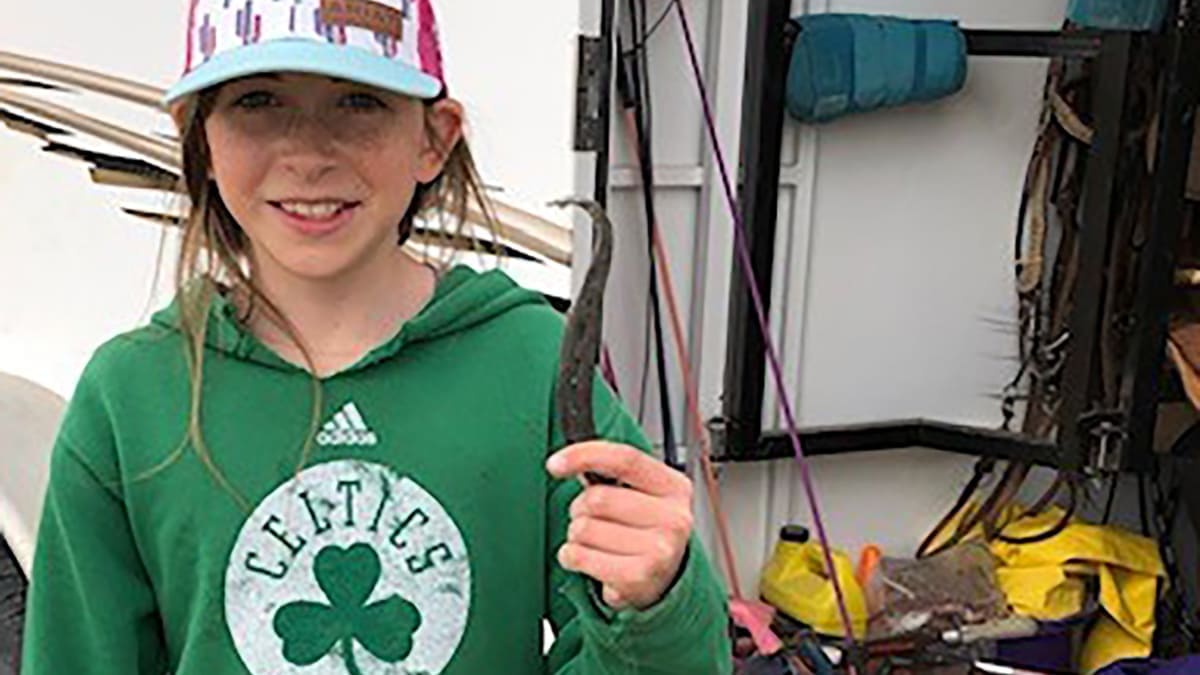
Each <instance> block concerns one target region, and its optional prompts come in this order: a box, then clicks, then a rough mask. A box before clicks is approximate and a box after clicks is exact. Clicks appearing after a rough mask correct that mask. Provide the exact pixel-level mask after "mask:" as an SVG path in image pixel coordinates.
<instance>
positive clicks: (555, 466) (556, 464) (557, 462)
mask: <svg viewBox="0 0 1200 675" xmlns="http://www.w3.org/2000/svg"><path fill="white" fill-rule="evenodd" d="M566 463H567V460H565V459H563V458H562V457H561V456H559V455H554V456H553V457H551V458H550V459H548V460H546V469H547V470H548V471H550V473H553V474H561V473H562V472H563V469H565V468H566Z"/></svg>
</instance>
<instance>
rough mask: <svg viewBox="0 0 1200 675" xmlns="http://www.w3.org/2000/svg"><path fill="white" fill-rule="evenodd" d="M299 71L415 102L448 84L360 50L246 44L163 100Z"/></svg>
mask: <svg viewBox="0 0 1200 675" xmlns="http://www.w3.org/2000/svg"><path fill="white" fill-rule="evenodd" d="M278 72H298V73H311V74H314V75H326V76H328V77H337V78H341V79H344V80H349V81H351V82H358V83H361V84H367V85H371V86H373V87H379V88H380V89H386V90H388V91H393V92H396V93H398V94H404V95H406V96H412V97H414V98H421V99H428V98H434V97H436V96H437V95H438V94H440V93H441V91H442V83H441V82H440V81H439V80H438V79H437V78H435V77H433V76H431V75H428V74H426V73H424V72H422V71H420V70H418V69H417V68H414V67H413V66H410V65H408V64H406V63H404V62H402V61H398V60H394V59H389V58H385V57H383V56H380V55H378V54H372V53H371V52H369V51H367V50H365V49H361V48H358V47H352V46H347V45H339V44H332V43H326V42H318V41H316V40H306V39H302V38H284V39H279V40H272V41H270V42H262V43H258V44H251V45H246V46H245V47H239V48H237V49H233V50H230V51H227V52H223V53H221V54H218V55H216V56H214V57H213V58H212V59H210V60H209V61H206V62H205V63H202V64H200V65H199V66H197V67H196V68H193V69H192V71H191V72H190V73H188V74H187V75H185V76H183V77H182V78H181V79H180V80H179V82H177V83H175V86H173V87H171V88H170V89H169V90H167V93H166V95H165V96H163V105H164V106H170V105H171V104H172V103H174V102H175V101H176V100H178V99H179V98H181V97H183V96H186V95H188V94H192V93H195V92H198V91H201V90H203V89H207V88H209V87H211V86H214V85H218V84H221V83H222V82H228V81H229V80H233V79H236V78H239V77H245V76H247V75H257V74H260V73H278Z"/></svg>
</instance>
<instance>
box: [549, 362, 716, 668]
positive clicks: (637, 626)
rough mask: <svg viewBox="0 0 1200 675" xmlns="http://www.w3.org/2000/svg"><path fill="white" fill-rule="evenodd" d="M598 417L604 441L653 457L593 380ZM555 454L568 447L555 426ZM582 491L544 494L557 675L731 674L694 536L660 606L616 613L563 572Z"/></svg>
mask: <svg viewBox="0 0 1200 675" xmlns="http://www.w3.org/2000/svg"><path fill="white" fill-rule="evenodd" d="M594 402H595V414H596V418H597V430H598V433H599V435H600V436H601V437H602V438H604V439H606V440H610V441H613V442H617V443H624V444H627V445H631V446H634V447H637V448H640V449H642V450H644V451H647V452H648V451H649V448H650V444H649V442H648V441H647V440H646V438H645V436H644V434H643V433H642V431H641V430H640V429H639V428H638V425H637V423H636V422H635V421H634V420H633V419H632V418H631V417H630V416H629V414H628V413H627V412H626V411H625V410H624V409H623V407H622V406H621V404H620V402H619V401H617V399H616V397H615V396H614V395H613V393H612V391H611V390H610V389H609V388H608V387H607V386H606V385H605V384H604V383H603V381H602V380H600V378H597V379H596V389H595V394H594ZM553 427H554V428H553V432H552V436H551V448H550V450H551V452H553V451H556V450H558V449H559V448H561V447H562V445H563V443H564V441H563V439H562V434H561V431H560V430H559V429H558V425H557V423H555V424H554V425H553ZM582 490H583V488H582V486H581V485H580V484H579V482H578V481H575V480H569V481H555V480H551V481H550V486H549V490H548V494H547V500H548V503H547V523H546V527H547V533H546V542H547V550H546V553H545V559H546V565H547V570H546V584H547V588H546V597H547V607H546V618H548V619H549V621H550V624H551V626H552V627H553V628H554V631H555V635H556V639H555V642H554V645H553V647H552V648H551V649H550V652H549V654H548V655H547V668H546V671H547V672H548V673H553V674H555V675H601V674H602V673H603V674H612V675H617V674H626V673H628V674H633V673H637V674H638V675H678V674H679V673H689V675H725V674H726V673H731V672H732V669H733V666H732V663H733V662H732V648H731V646H730V642H729V636H728V604H727V600H726V593H725V590H724V588H723V587H722V586H721V584H720V582H719V581H718V579H717V577H716V576H715V574H714V573H713V568H712V566H711V565H710V563H709V560H708V556H707V555H706V554H705V551H704V548H703V546H702V545H701V544H700V543H699V540H698V539H697V538H696V536H695V535H693V536H692V541H691V544H690V545H689V548H688V551H687V555H686V557H685V559H684V566H683V568H682V569H681V570H680V574H679V576H678V577H677V579H676V581H675V584H674V585H673V586H672V587H671V588H670V589H669V590H668V592H667V594H666V595H665V596H664V597H663V599H662V600H660V601H659V603H658V604H656V605H655V606H653V607H651V608H649V609H647V610H644V611H638V610H633V609H626V610H621V611H613V610H612V609H610V608H608V607H607V605H605V604H604V602H603V600H601V599H600V595H599V593H598V592H597V590H598V589H597V588H596V585H595V583H594V582H593V581H591V580H589V579H587V578H586V577H584V576H582V575H580V574H577V573H574V572H568V571H566V570H564V569H563V568H562V567H561V566H559V564H558V558H557V555H556V553H557V551H558V548H559V547H560V546H562V544H563V543H564V542H565V541H566V535H567V527H568V525H570V511H569V509H570V506H571V502H572V501H573V500H574V499H575V497H576V496H578V495H579V494H580V492H581V491H582Z"/></svg>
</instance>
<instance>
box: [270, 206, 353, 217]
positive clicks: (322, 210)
mask: <svg viewBox="0 0 1200 675" xmlns="http://www.w3.org/2000/svg"><path fill="white" fill-rule="evenodd" d="M279 206H280V208H282V209H283V210H284V211H287V212H288V213H291V214H295V215H297V216H300V217H302V218H313V219H318V220H319V219H325V218H328V217H330V216H332V215H333V214H335V213H337V212H338V211H340V210H341V209H342V207H344V206H346V203H345V202H318V203H311V204H310V203H305V202H282V203H281V204H280V205H279Z"/></svg>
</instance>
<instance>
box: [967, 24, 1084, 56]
mask: <svg viewBox="0 0 1200 675" xmlns="http://www.w3.org/2000/svg"><path fill="white" fill-rule="evenodd" d="M963 35H964V36H966V38H967V53H968V54H970V55H972V56H1035V57H1047V58H1052V57H1067V58H1083V59H1087V58H1092V57H1094V56H1096V55H1098V54H1099V53H1100V45H1101V42H1102V37H1103V36H1102V34H1101V33H1099V32H1087V31H1083V32H1079V31H1019V30H971V29H968V30H964V31H963Z"/></svg>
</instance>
